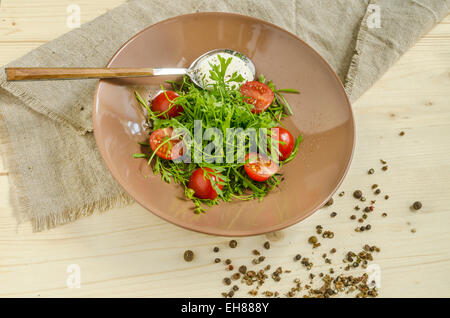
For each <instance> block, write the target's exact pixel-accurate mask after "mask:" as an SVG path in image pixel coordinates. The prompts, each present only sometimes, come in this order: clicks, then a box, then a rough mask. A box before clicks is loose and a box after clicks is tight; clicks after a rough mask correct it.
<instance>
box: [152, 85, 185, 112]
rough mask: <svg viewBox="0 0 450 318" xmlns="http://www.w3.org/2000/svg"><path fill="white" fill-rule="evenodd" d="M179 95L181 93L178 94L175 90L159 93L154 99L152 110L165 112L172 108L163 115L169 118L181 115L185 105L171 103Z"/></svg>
mask: <svg viewBox="0 0 450 318" xmlns="http://www.w3.org/2000/svg"><path fill="white" fill-rule="evenodd" d="M166 95H167V96H166ZM179 96H180V95H178V94H177V93H175V92H174V91H165V92H161V93H159V94H158V95H157V96H156V97H155V98H154V99H153V100H152V111H154V112H158V113H163V112H165V111H167V110H168V109H169V108H170V110H169V111H167V112H166V113H165V114H164V115H163V116H165V117H167V118H172V117H176V116H178V115H180V114H181V113H182V112H183V107H182V106H181V105H176V104H173V103H171V102H172V101H174V100H175V99H176V98H177V97H179Z"/></svg>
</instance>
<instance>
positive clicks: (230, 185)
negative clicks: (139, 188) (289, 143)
mask: <svg viewBox="0 0 450 318" xmlns="http://www.w3.org/2000/svg"><path fill="white" fill-rule="evenodd" d="M218 57H219V64H217V65H211V71H210V74H209V76H210V78H211V79H212V80H214V81H215V83H214V84H213V85H212V87H208V89H207V90H206V89H201V88H198V87H197V86H196V85H195V84H194V83H193V82H192V81H191V80H190V79H189V77H187V76H184V77H183V79H182V80H181V81H180V82H174V81H167V83H169V84H170V85H171V86H172V90H174V91H175V92H176V93H178V94H179V97H177V98H176V104H177V105H181V106H182V107H183V112H182V113H181V114H179V115H178V116H176V117H174V118H167V116H165V113H166V112H167V111H166V112H164V113H155V112H153V111H152V110H151V108H150V106H149V105H148V103H147V102H146V100H145V99H144V98H142V97H141V96H140V95H139V93H138V92H137V91H136V92H135V96H136V99H137V100H138V102H139V103H140V104H141V105H142V106H143V107H144V108H145V110H146V111H147V119H148V121H149V123H150V124H151V125H150V127H152V131H154V130H156V129H160V128H167V127H172V128H173V129H177V128H179V129H182V130H184V131H187V132H189V134H190V136H194V135H195V133H194V128H195V127H194V120H200V121H201V123H202V132H203V133H204V132H205V130H206V129H208V128H217V129H218V130H220V131H221V132H222V134H223V136H227V134H226V132H227V129H229V128H234V129H238V128H242V129H243V130H246V129H249V128H254V129H255V130H256V131H258V129H259V128H266V129H267V130H270V128H273V127H276V126H280V125H282V122H281V121H282V119H283V118H285V117H286V116H287V115H292V114H293V111H292V108H291V107H290V105H289V103H288V101H287V99H286V98H285V97H284V96H283V95H282V94H283V93H295V94H298V93H299V92H298V91H297V90H294V89H276V88H275V86H274V84H273V83H272V82H271V81H267V80H266V78H265V77H264V76H263V75H261V76H260V77H259V81H260V82H262V83H265V84H267V85H268V86H269V87H270V88H271V89H272V90H273V92H274V95H275V98H274V100H273V102H272V104H271V105H270V106H269V108H268V109H267V110H266V111H264V112H262V113H259V114H255V113H252V111H251V110H252V107H253V105H250V104H247V103H245V98H244V96H242V94H241V93H240V92H239V89H234V88H230V87H229V86H228V85H227V83H229V82H236V83H240V82H243V81H244V78H243V77H242V76H241V75H240V74H238V73H233V74H232V75H231V77H230V78H229V79H225V73H226V69H227V67H228V65H229V64H230V63H231V58H229V59H224V58H222V57H220V56H218ZM162 89H163V91H164V93H165V90H164V88H162ZM174 106H175V103H173V102H172V104H171V107H174ZM258 137H259V136H258ZM168 141H169V140H165V141H164V142H168ZM301 141H302V136H301V135H300V136H299V137H297V139H296V141H295V147H294V151H293V152H292V154H291V155H290V156H289V158H287V159H286V160H285V161H282V162H280V163H279V166H280V167H281V166H282V165H284V164H286V163H288V162H289V161H291V160H293V159H294V158H295V156H296V155H297V153H298V150H299V146H300V143H301ZM192 142H193V145H192V147H191V148H190V150H191V151H192V156H191V158H194V156H195V151H196V150H198V149H201V155H202V156H203V159H204V160H203V161H202V163H193V162H191V163H185V162H176V161H172V160H165V159H162V158H160V157H158V156H155V153H156V152H152V150H151V148H150V147H149V143H148V140H147V141H145V142H140V143H139V144H140V145H141V146H142V147H143V148H145V149H148V151H147V152H146V153H137V154H134V155H133V157H134V158H146V159H148V164H149V165H151V166H152V170H153V173H154V174H155V175H157V174H159V175H160V176H161V179H162V180H163V181H165V182H168V183H171V182H175V183H178V184H180V185H182V186H183V187H184V189H185V196H186V198H187V199H190V200H192V201H193V202H194V204H195V208H194V211H195V213H204V212H205V211H206V208H205V206H212V205H214V204H218V203H219V201H231V200H233V199H238V200H252V199H259V200H262V199H263V198H264V197H265V196H266V195H267V194H268V193H269V192H270V191H271V190H273V189H274V188H275V187H277V186H278V185H279V184H280V174H279V173H277V174H275V175H273V176H272V177H270V178H269V179H268V180H267V181H266V182H256V181H253V180H252V179H250V178H249V177H248V176H247V174H246V172H245V170H244V162H237V161H236V160H233V162H227V158H226V154H225V151H224V149H223V148H222V149H221V150H220V149H219V151H216V152H215V153H213V154H210V153H207V152H205V151H204V149H205V146H207V144H209V143H210V142H211V140H207V141H204V140H202V141H201V144H196V141H195V138H192ZM260 142H262V141H261V140H260V138H258V145H257V146H258V147H260V146H261V145H260ZM266 142H267V144H269V143H270V142H272V140H271V138H270V134H269V135H268V136H267V141H266ZM273 142H275V140H274V141H273ZM228 145H230V146H231V147H232V149H233V154H234V155H235V157H234V158H235V159H236V158H238V154H239V153H241V152H242V151H244V152H245V153H248V152H249V149H250V141H249V139H245V140H244V148H243V149H242V148H239V146H238V143H237V142H236V143H235V142H234V141H233V142H232V143H230V142H229V141H228V140H226V138H225V137H224V147H225V146H228ZM208 159H209V160H208ZM213 159H215V161H214V160H213ZM199 167H200V168H211V169H212V170H213V171H215V172H216V173H220V175H221V177H220V181H218V183H219V184H220V185H223V189H222V190H221V189H220V188H219V187H218V185H217V183H216V182H212V185H213V187H214V189H215V190H216V192H217V193H218V197H217V198H216V199H214V200H204V199H199V198H196V197H195V196H194V191H193V190H192V189H190V188H189V187H188V184H189V178H190V176H191V174H192V172H193V171H194V170H195V169H196V168H199ZM205 175H206V176H207V177H208V178H209V179H210V180H211V181H213V179H212V178H211V176H210V175H209V174H205ZM216 180H219V179H217V178H216Z"/></svg>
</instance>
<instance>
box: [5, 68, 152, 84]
mask: <svg viewBox="0 0 450 318" xmlns="http://www.w3.org/2000/svg"><path fill="white" fill-rule="evenodd" d="M139 76H153V68H40V67H32V68H28V67H10V68H7V69H6V78H7V80H8V81H23V80H45V79H77V78H78V79H81V78H114V77H139Z"/></svg>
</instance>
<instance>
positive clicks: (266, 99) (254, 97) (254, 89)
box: [240, 81, 275, 114]
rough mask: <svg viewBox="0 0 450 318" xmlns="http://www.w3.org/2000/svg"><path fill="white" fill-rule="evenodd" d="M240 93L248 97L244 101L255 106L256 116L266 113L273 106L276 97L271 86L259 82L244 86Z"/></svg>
mask: <svg viewBox="0 0 450 318" xmlns="http://www.w3.org/2000/svg"><path fill="white" fill-rule="evenodd" d="M240 92H241V94H242V95H244V96H246V98H245V99H244V101H245V102H246V103H247V104H252V105H253V106H254V107H253V109H252V113H256V114H258V113H261V112H263V111H265V110H266V109H267V107H269V106H270V104H272V101H273V98H274V96H275V95H274V93H273V91H272V90H271V89H270V87H269V86H267V85H266V84H264V83H261V82H258V81H251V82H247V83H244V84H242V86H241V89H240Z"/></svg>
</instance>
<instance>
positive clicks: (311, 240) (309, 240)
mask: <svg viewBox="0 0 450 318" xmlns="http://www.w3.org/2000/svg"><path fill="white" fill-rule="evenodd" d="M308 243H309V244H316V243H317V237H315V236H311V237H310V238H309V239H308Z"/></svg>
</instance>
